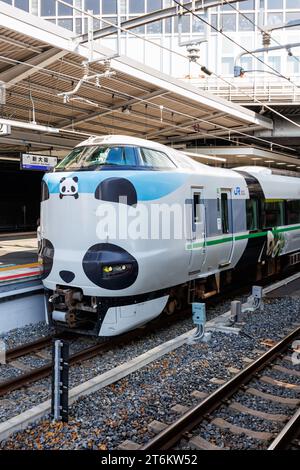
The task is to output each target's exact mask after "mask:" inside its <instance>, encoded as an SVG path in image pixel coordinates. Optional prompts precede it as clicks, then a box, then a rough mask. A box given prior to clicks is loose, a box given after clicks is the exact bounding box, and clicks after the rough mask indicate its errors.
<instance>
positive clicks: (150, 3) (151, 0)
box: [147, 0, 162, 12]
mask: <svg viewBox="0 0 300 470" xmlns="http://www.w3.org/2000/svg"><path fill="white" fill-rule="evenodd" d="M161 9H162V0H147V11H149V12H150V11H156V10H161Z"/></svg>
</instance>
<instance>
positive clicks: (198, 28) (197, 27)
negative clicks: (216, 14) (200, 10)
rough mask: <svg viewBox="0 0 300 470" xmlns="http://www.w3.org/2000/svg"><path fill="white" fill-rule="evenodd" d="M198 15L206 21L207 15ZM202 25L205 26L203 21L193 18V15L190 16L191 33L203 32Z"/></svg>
mask: <svg viewBox="0 0 300 470" xmlns="http://www.w3.org/2000/svg"><path fill="white" fill-rule="evenodd" d="M198 16H201V17H202V18H203V19H204V20H206V21H207V17H205V16H204V15H198ZM204 27H205V23H203V21H201V20H199V18H195V16H193V18H192V28H193V33H203V32H204Z"/></svg>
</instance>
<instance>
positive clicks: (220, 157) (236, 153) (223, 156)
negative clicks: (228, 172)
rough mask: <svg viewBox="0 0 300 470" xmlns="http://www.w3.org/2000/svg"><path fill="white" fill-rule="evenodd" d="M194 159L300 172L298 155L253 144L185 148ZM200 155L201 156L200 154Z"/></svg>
mask: <svg viewBox="0 0 300 470" xmlns="http://www.w3.org/2000/svg"><path fill="white" fill-rule="evenodd" d="M183 151H184V152H185V153H186V154H187V155H190V156H191V157H192V158H193V159H195V160H197V161H200V162H202V163H209V164H212V165H215V166H223V167H227V168H233V167H237V166H241V165H242V166H253V165H257V166H267V167H271V168H277V169H281V170H289V171H293V172H294V171H297V172H299V170H300V166H299V160H298V158H297V155H296V156H295V157H292V156H291V155H286V154H284V153H280V152H274V151H272V152H271V151H269V150H266V149H262V148H257V147H253V146H249V147H246V146H236V147H221V146H220V147H200V148H199V147H198V148H196V147H193V148H192V147H191V148H188V149H186V150H185V149H183ZM198 155H199V156H198Z"/></svg>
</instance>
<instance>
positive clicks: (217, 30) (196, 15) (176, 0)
mask: <svg viewBox="0 0 300 470" xmlns="http://www.w3.org/2000/svg"><path fill="white" fill-rule="evenodd" d="M57 1H59V2H60V1H61V0H57ZM173 2H174V3H176V4H177V5H178V6H180V7H181V8H184V9H185V10H186V11H187V12H189V13H191V14H192V15H193V16H195V18H198V19H199V20H200V21H202V22H203V23H205V24H206V25H207V26H209V27H210V28H211V29H213V30H214V31H216V32H217V33H220V34H222V36H224V37H225V38H226V39H228V40H229V41H231V42H232V43H233V44H234V45H235V46H238V47H239V48H241V49H242V50H243V51H244V52H245V53H246V54H249V55H251V56H252V57H254V59H256V60H258V61H259V62H260V63H262V64H263V65H266V66H267V67H268V68H269V69H270V70H272V71H273V72H275V73H276V74H277V75H278V77H280V78H282V79H284V80H287V81H288V82H289V83H292V85H294V86H295V87H296V88H299V86H298V85H297V84H296V83H294V82H293V81H291V80H290V79H289V78H288V77H287V76H286V75H283V74H282V73H281V72H278V70H276V69H275V68H274V67H272V65H269V64H267V63H266V62H265V61H264V60H262V59H261V58H260V57H257V56H256V55H255V53H253V52H252V51H249V50H248V49H247V48H246V47H244V46H242V44H239V43H238V42H236V41H235V39H233V38H231V37H230V36H228V34H226V33H224V31H222V29H218V28H217V27H216V26H214V25H213V24H211V23H209V21H207V20H205V19H204V18H202V17H201V16H200V15H198V14H197V13H195V12H194V11H193V10H190V9H189V8H188V7H187V6H185V5H184V4H183V3H181V2H180V0H173ZM226 3H227V2H226Z"/></svg>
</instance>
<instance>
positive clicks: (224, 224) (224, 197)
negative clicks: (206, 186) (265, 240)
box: [219, 189, 233, 268]
mask: <svg viewBox="0 0 300 470" xmlns="http://www.w3.org/2000/svg"><path fill="white" fill-rule="evenodd" d="M232 226H233V224H232V197H231V189H221V231H222V234H223V243H222V252H221V258H220V262H219V268H222V267H225V266H228V265H229V264H230V261H231V256H232V250H233V228H232Z"/></svg>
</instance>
